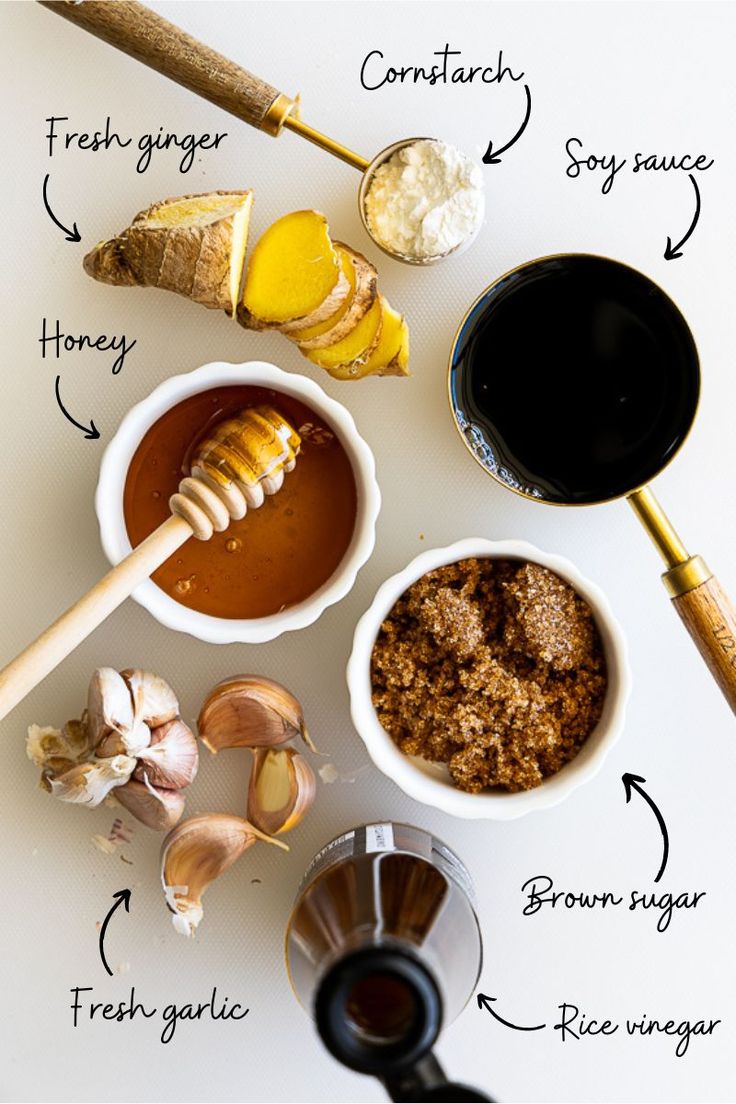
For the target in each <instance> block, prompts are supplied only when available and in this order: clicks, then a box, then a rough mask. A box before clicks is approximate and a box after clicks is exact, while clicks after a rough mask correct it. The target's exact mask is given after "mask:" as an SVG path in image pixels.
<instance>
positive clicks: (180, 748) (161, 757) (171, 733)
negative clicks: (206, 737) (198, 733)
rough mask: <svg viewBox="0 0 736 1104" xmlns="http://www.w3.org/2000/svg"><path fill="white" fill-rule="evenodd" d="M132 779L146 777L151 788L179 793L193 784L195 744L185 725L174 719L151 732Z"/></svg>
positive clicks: (197, 759) (197, 753)
mask: <svg viewBox="0 0 736 1104" xmlns="http://www.w3.org/2000/svg"><path fill="white" fill-rule="evenodd" d="M138 759H139V763H138V766H137V767H136V771H135V777H136V778H139V779H140V778H142V776H143V775H144V774H146V775H147V776H148V780H149V782H151V783H152V784H153V785H154V786H161V787H163V788H164V789H168V790H180V789H182V787H184V786H188V785H189V783H190V782H192V781H193V780H194V777H195V775H196V773H197V767H198V766H199V750H198V748H197V741H196V738H195V736H194V733H193V732H192V730H191V728H189V725H186V724H185V723H184V721H182V720H180V719H179V718H177V719H176V720H173V721H167V722H166V723H165V724H162V725H159V726H158V728H154V729H153V731H152V732H151V743H150V745H149V746H148V747H146V748H143V750H142V751H140V752H139V753H138Z"/></svg>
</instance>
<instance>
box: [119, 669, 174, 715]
mask: <svg viewBox="0 0 736 1104" xmlns="http://www.w3.org/2000/svg"><path fill="white" fill-rule="evenodd" d="M120 674H121V676H122V678H123V679H124V680H125V682H126V684H127V686H128V689H129V691H130V695H131V697H132V699H133V709H134V712H135V715H136V717H137V718H138V719H139V720H141V721H145V722H146V724H147V725H148V727H149V728H151V729H153V728H159V727H160V726H161V725H163V724H166V723H167V722H168V721H173V720H175V718H176V717H178V716H179V702H178V700H177V697H176V694H175V693H174V691H173V690H172V689H171V687H170V686H169V684H168V682H166V680H165V679H162V678H161V677H160V675H154V674H153V672H151V671H141V670H138V669H137V668H136V669H135V670H134V669H132V668H128V669H127V670H125V671H121V672H120Z"/></svg>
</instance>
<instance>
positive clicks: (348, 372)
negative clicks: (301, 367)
mask: <svg viewBox="0 0 736 1104" xmlns="http://www.w3.org/2000/svg"><path fill="white" fill-rule="evenodd" d="M378 300H379V303H380V307H381V335H380V338H379V341H378V344H377V345H376V347H375V348H374V350H373V352H372V353H371V355H370V356H369V357H368V359H367V360H366V361H364V363H363V364H338V365H337V366H336V367H334V368H330V369H329V372H330V375H331V376H333V377H334V378H335V379H342V380H348V379H362V378H363V377H364V376H408V375H410V372H409V327H408V326H407V324H406V320H405V319H404V317H403V315H401V314H399V313H398V311H395V310H394V309H393V307H392V306H391V305H390V304H389V302H388V300H387V299H384V297H383V296H382V295H379V296H378Z"/></svg>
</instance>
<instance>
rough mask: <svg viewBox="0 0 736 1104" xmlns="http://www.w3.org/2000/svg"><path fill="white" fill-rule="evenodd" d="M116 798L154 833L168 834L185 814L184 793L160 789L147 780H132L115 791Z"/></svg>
mask: <svg viewBox="0 0 736 1104" xmlns="http://www.w3.org/2000/svg"><path fill="white" fill-rule="evenodd" d="M115 797H116V798H117V799H118V801H119V802H120V804H121V805H123V806H124V807H125V808H126V809H127V810H128V812H129V813H132V815H133V816H134V817H136V818H137V819H138V820H140V821H141V823H143V824H145V825H146V827H147V828H152V829H153V830H154V832H168V831H169V830H170V829H171V828H173V827H174V825H175V824H177V823H178V822H179V821H180V820H181V814H182V813H183V812H184V794H183V793H181V792H180V791H179V790H163V789H158V788H157V787H156V786H152V785H151V783H150V782H149V781H148V780H147V779H146V778H144V779H143V780H142V781H138V780H137V779H135V778H131V779H130V780H129V781H128V782H126V783H125V785H124V786H121V787H120V788H119V789H117V790H116V791H115Z"/></svg>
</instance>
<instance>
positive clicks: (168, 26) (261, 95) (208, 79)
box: [40, 0, 474, 265]
mask: <svg viewBox="0 0 736 1104" xmlns="http://www.w3.org/2000/svg"><path fill="white" fill-rule="evenodd" d="M40 3H42V4H43V6H44V7H45V8H50V9H51V11H54V12H56V13H57V14H58V15H61V16H63V17H64V18H65V19H68V20H69V21H70V22H72V23H76V24H77V26H78V27H82V28H83V29H84V30H85V31H89V33H90V34H93V35H95V36H96V37H97V38H101V39H102V40H103V41H104V42H107V43H109V44H110V45H111V46H116V47H117V49H118V50H122V51H123V52H124V53H126V54H130V56H131V57H134V58H135V59H136V60H137V61H142V62H143V64H144V65H148V66H149V68H151V69H155V70H157V72H159V73H163V75H164V76H165V77H169V78H170V79H171V80H173V81H176V83H177V84H181V85H183V86H184V87H185V88H188V89H189V90H190V91H191V92H196V93H197V95H198V96H202V97H204V99H206V100H210V102H211V103H214V104H217V106H218V107H221V108H223V110H225V111H229V112H230V114H231V115H235V116H236V117H237V118H238V119H242V120H243V122H246V123H249V124H250V125H251V126H253V127H255V128H256V129H257V130H263V131H265V133H266V134H270V135H271V136H272V137H274V138H275V137H278V135H279V134H280V133H281V131H282V130H283V129H284V128H286V129H287V130H292V131H294V133H295V134H299V135H301V137H302V138H306V139H307V141H308V142H313V143H314V144H315V145H316V146H319V147H320V149H323V150H326V151H327V152H328V153H331V154H332V155H333V157H339V159H340V160H341V161H345V162H346V164H348V165H352V166H353V168H354V169H358V170H359V171H360V172H361V173H362V174H363V179H362V181H361V185H360V190H359V193H358V206H359V210H360V217H361V220H362V222H363V226H364V227H365V229H366V232H367V233H368V235H369V236H370V237H371V238H372V239H373V241H374V242H375V244H376V245H377V246H378V248H379V249H381V250H382V251H383V252H384V253H387V254H388V255H389V256H390V257H393V258H394V259H396V260H399V261H404V262H405V263H406V264H414V265H427V264H433V263H435V262H436V261H439V260H443V259H444V258H445V257H447V256H449V255H450V254H451V253H457V252H459V251H460V250H462V249H464V248H466V247H467V246H468V245H469V244H470V241H471V240H472V237H473V236H474V235H472V236H471V237H470V238H466V239H465V240H464V241H463V242H461V243H460V244H459V245H457V246H456V247H455V248H453V249H451V250H449V251H448V252H447V253H442V254H437V255H435V256H413V255H411V254H406V253H399V252H396V251H394V250H391V249H390V248H388V246H387V245H386V244H385V243H383V242H381V241H379V240H378V239H377V238H376V236H375V234H374V233H373V230H372V229H371V226H370V223H369V221H368V218H367V215H366V204H365V200H366V196H367V194H368V191H369V189H370V186H371V183H372V181H373V177H374V174H375V172H376V170H377V169H378V168H379V166H381V165H382V164H383V163H384V162H385V161H387V160H388V159H389V158H390V157H392V156H393V154H394V153H396V152H397V151H398V150H399V149H401V148H402V147H405V146H411V145H414V144H415V143H416V142H420V141H427V139H423V138H404V139H402V141H400V142H394V143H393V144H392V145H390V146H387V147H386V149H384V150H381V152H380V153H379V154H377V155H376V157H374V158H373V159H372V160H370V161H369V160H368V159H367V158H365V157H361V156H360V154H357V153H354V152H353V151H352V150H350V149H348V148H347V146H343V145H341V144H340V142H336V141H335V140H334V139H333V138H330V137H328V135H326V134H322V133H321V132H320V131H319V130H315V128H314V127H311V126H309V125H308V124H307V123H305V122H303V121H302V119H300V117H299V97H298V96H297V97H296V99H293V100H292V99H289V97H288V96H285V95H284V93H283V92H279V91H278V89H277V88H274V87H273V86H272V85H270V84H267V83H266V81H263V80H261V79H260V78H259V77H255V76H253V74H252V73H249V72H248V71H247V70H246V69H241V67H240V66H239V65H236V64H235V62H233V61H230V60H229V59H228V58H226V57H223V56H222V54H218V53H217V51H216V50H212V49H211V48H210V47H209V46H205V45H204V43H202V42H199V41H198V40H197V39H196V38H193V37H192V36H191V35H188V34H186V33H185V32H184V31H182V30H181V29H180V28H179V27H177V26H175V25H174V24H173V23H169V21H168V20H167V19H163V18H162V17H161V16H160V15H157V14H156V13H155V12H153V11H151V9H150V8H147V7H146V6H145V5H144V4H139V3H137V2H136V0H114V2H111V0H40ZM430 140H431V139H430Z"/></svg>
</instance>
